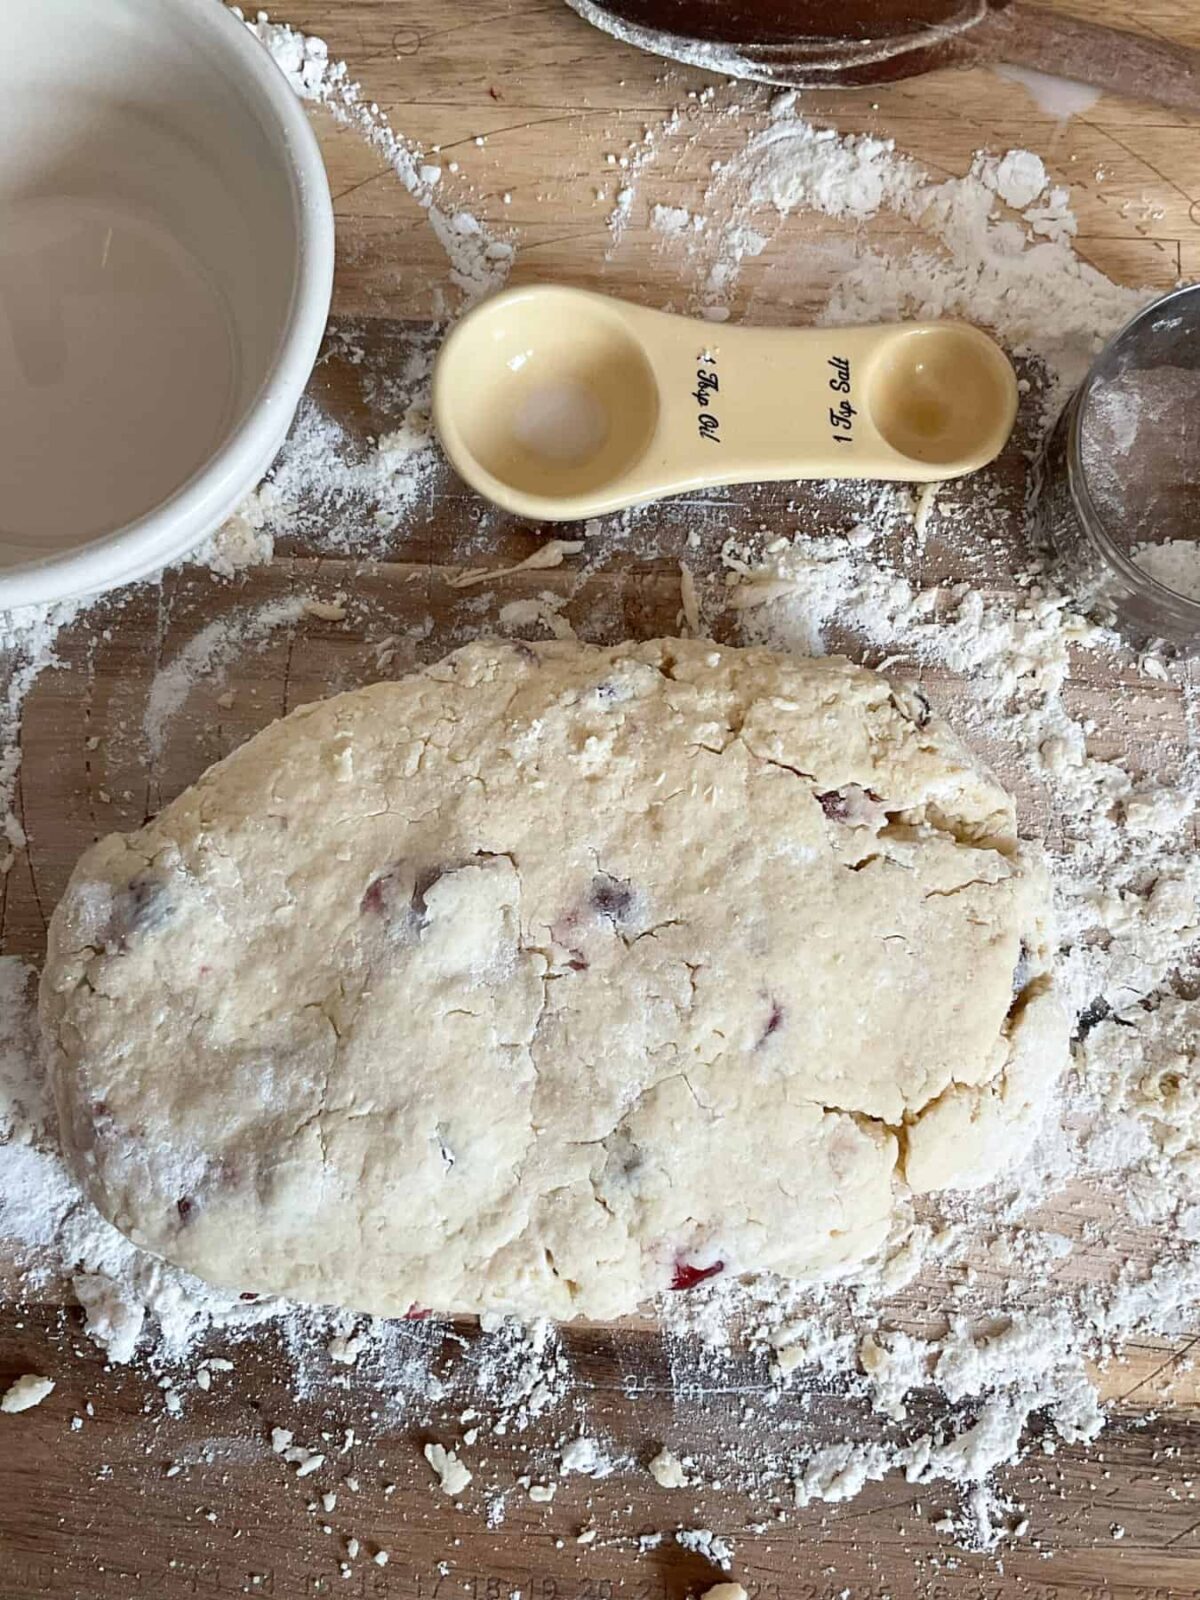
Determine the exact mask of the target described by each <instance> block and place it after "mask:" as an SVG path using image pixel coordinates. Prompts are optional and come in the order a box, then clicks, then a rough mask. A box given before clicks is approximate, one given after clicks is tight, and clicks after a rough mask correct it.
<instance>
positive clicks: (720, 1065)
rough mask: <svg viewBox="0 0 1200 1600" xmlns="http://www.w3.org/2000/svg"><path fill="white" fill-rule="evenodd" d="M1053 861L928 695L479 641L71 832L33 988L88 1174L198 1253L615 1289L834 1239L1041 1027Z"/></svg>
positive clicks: (176, 1249) (1012, 1129) (443, 1293)
mask: <svg viewBox="0 0 1200 1600" xmlns="http://www.w3.org/2000/svg"><path fill="white" fill-rule="evenodd" d="M1048 906H1049V891H1048V886H1047V882H1046V878H1045V876H1044V873H1043V871H1042V869H1041V866H1040V864H1039V861H1038V859H1037V855H1036V852H1031V851H1030V850H1029V849H1028V848H1027V847H1025V846H1023V845H1021V844H1020V843H1019V842H1018V840H1017V837H1016V831H1015V824H1014V818H1013V810H1012V805H1011V802H1010V800H1009V798H1008V797H1007V795H1006V794H1005V793H1004V791H1003V790H1002V789H1001V788H1000V787H999V786H998V785H997V784H996V782H995V780H994V779H992V778H991V776H990V775H989V774H988V773H987V772H986V771H984V770H983V769H982V768H981V767H980V766H979V764H978V763H977V762H976V761H974V760H973V758H972V757H971V756H970V755H969V754H968V753H967V752H966V751H965V750H964V749H963V747H962V746H961V745H960V744H959V743H958V742H957V740H956V739H955V738H954V736H953V735H952V734H951V733H950V732H949V730H948V729H947V728H946V727H945V726H944V725H942V724H941V723H939V722H938V721H937V720H936V719H934V718H932V717H931V715H930V713H929V708H928V704H927V702H925V701H924V699H923V697H922V696H920V695H919V694H917V693H914V692H913V691H911V690H908V689H905V688H902V687H900V686H896V687H893V686H892V685H890V684H889V683H888V682H887V681H886V680H885V679H884V678H882V677H880V676H879V675H877V674H875V673H872V672H869V671H866V670H865V669H862V668H858V667H855V666H853V665H851V664H850V663H849V662H846V661H842V660H837V659H821V660H804V659H791V658H786V657H781V656H777V655H774V654H772V653H770V652H767V651H761V650H735V649H724V648H717V647H715V646H712V645H710V644H707V643H705V642H701V641H679V640H663V641H655V642H651V643H647V644H626V645H620V646H617V647H615V648H612V649H595V648H590V647H587V646H584V645H580V644H577V643H574V642H554V643H550V644H543V645H538V646H530V645H526V644H519V645H514V644H512V643H509V642H501V641H490V642H481V643H478V644H474V645H471V646H468V647H467V648H466V649H465V650H461V651H458V652H457V653H456V654H455V655H453V656H450V657H448V658H447V659H446V660H444V661H441V662H439V663H437V664H436V665H435V666H432V667H430V668H428V669H426V670H425V671H423V672H421V673H418V674H415V675H413V676H411V677H408V678H404V679H402V680H400V681H398V682H395V683H381V684H376V685H374V686H372V687H370V688H367V689H361V690H358V691H355V692H353V693H351V694H346V695H341V696H339V697H337V698H335V699H332V700H329V701H325V702H321V703H319V704H316V705H311V706H306V707H304V708H302V709H301V710H299V711H297V712H294V713H293V714H292V715H291V716H289V717H287V718H286V719H284V720H283V721H281V722H279V723H276V724H274V725H273V726H272V727H270V728H267V729H265V730H264V731H263V732H262V733H261V734H259V735H258V736H257V737H256V738H255V739H253V740H251V741H250V743H249V744H247V745H245V746H244V747H243V748H242V749H240V750H238V751H236V752H235V753H234V754H233V755H232V756H230V757H228V758H227V759H226V760H225V761H223V762H222V763H220V764H219V765H218V766H216V767H214V768H212V769H211V770H210V771H209V772H207V773H206V774H205V775H204V776H203V777H202V778H201V779H200V781H199V782H198V783H197V784H196V785H194V786H193V787H192V788H191V789H189V790H187V791H186V792H185V793H184V794H182V795H181V796H180V797H179V798H178V799H177V800H176V801H174V802H173V804H171V805H169V806H168V807H167V808H166V809H165V810H164V811H163V812H162V814H161V815H160V816H159V817H158V818H156V819H155V820H154V821H153V822H151V823H149V824H148V825H147V826H146V827H145V828H143V829H141V830H140V831H139V832H138V833H136V834H133V835H130V836H128V837H126V836H123V835H112V836H110V837H109V838H106V839H103V840H101V841H100V842H99V843H98V844H97V845H95V846H94V847H93V848H92V849H91V850H90V851H89V852H88V854H87V855H86V856H85V857H84V858H83V860H82V861H81V862H80V864H79V866H78V867H77V869H76V872H75V874H74V876H73V878H72V880H71V884H70V886H69V888H68V890H67V893H66V895H65V897H64V899H63V902H62V904H61V905H60V906H59V908H58V910H57V911H56V912H55V915H54V918H53V921H52V924H51V930H50V940H49V952H48V959H47V966H46V972H45V975H44V978H43V984H42V996H41V1014H42V1022H43V1028H44V1033H45V1037H46V1040H47V1043H48V1048H49V1059H50V1064H51V1073H52V1079H53V1083H54V1088H55V1093H56V1097H57V1101H58V1106H59V1112H60V1117H61V1123H62V1128H63V1137H64V1142H65V1145H66V1148H67V1151H68V1154H69V1157H70V1160H71V1162H72V1164H73V1166H74V1168H75V1170H76V1172H77V1173H78V1175H79V1177H80V1179H81V1181H82V1182H83V1183H84V1185H85V1187H86V1189H87V1191H88V1193H89V1194H90V1196H91V1197H92V1199H93V1200H94V1201H95V1203H96V1205H97V1206H98V1207H99V1209H100V1210H101V1211H102V1212H103V1213H104V1215H105V1216H107V1217H108V1218H109V1219H110V1220H111V1221H112V1222H114V1223H115V1224H116V1226H117V1227H118V1228H120V1229H122V1230H123V1231H124V1232H125V1233H127V1234H128V1235H129V1236H130V1237H131V1238H132V1239H134V1240H135V1241H136V1242H137V1243H138V1244H140V1245H143V1246H144V1247H145V1248H147V1249H149V1250H152V1251H154V1252H157V1253H158V1254H160V1255H162V1256H164V1257H166V1258H167V1259H169V1260H171V1261H174V1262H177V1263H178V1264H179V1265H181V1266H184V1267H186V1268H188V1269H190V1270H192V1271H193V1272H196V1273H198V1274H199V1275H200V1276H201V1277H204V1278H207V1279H209V1280H210V1281H212V1282H215V1283H218V1284H221V1285H224V1286H227V1287H230V1288H233V1289H237V1290H240V1291H243V1292H254V1293H278V1294H284V1295H288V1296H291V1297H292V1298H295V1299H300V1300H310V1301H321V1302H335V1303H340V1304H345V1305H349V1306H352V1307H355V1308H357V1309H361V1310H364V1311H374V1312H381V1313H388V1314H398V1315H403V1314H405V1313H407V1312H411V1311H414V1310H424V1309H426V1308H432V1309H434V1310H437V1311H441V1312H475V1311H482V1310H504V1311H512V1312H517V1313H521V1314H535V1313H537V1314H542V1313H545V1314H550V1315H553V1316H557V1317H564V1318H565V1317H571V1316H576V1315H589V1316H594V1317H609V1316H616V1315H620V1314H623V1313H626V1312H628V1311H631V1310H632V1309H634V1307H636V1306H637V1305H638V1304H640V1303H641V1302H643V1301H644V1300H645V1299H647V1298H648V1297H649V1296H651V1295H653V1294H655V1293H656V1292H658V1291H660V1290H664V1289H670V1288H687V1287H690V1286H691V1284H693V1283H695V1282H699V1281H702V1280H703V1279H704V1278H706V1277H710V1276H712V1275H714V1274H715V1273H717V1272H719V1271H723V1272H730V1273H746V1272H756V1271H768V1270H769V1271H774V1272H778V1273H780V1274H783V1275H786V1276H792V1277H808V1276H814V1275H821V1274H827V1273H831V1272H838V1271H843V1270H845V1269H847V1268H848V1267H850V1266H852V1265H854V1264H855V1263H857V1262H859V1261H861V1260H862V1259H863V1258H865V1257H866V1256H867V1255H869V1254H870V1253H871V1251H873V1250H874V1249H876V1248H877V1247H878V1245H879V1244H880V1243H881V1242H882V1240H883V1238H884V1235H885V1233H886V1231H887V1227H888V1223H889V1219H890V1216H891V1211H892V1206H893V1203H894V1199H895V1196H896V1193H897V1191H898V1189H899V1188H900V1187H901V1186H902V1185H903V1184H905V1183H907V1184H908V1185H910V1186H911V1187H912V1188H914V1189H918V1190H927V1189H934V1188H942V1187H947V1186H951V1185H970V1184H977V1183H982V1182H986V1181H987V1180H988V1179H989V1178H990V1177H992V1176H993V1175H994V1174H995V1173H996V1172H997V1171H998V1170H999V1169H1000V1167H1001V1166H1003V1165H1004V1164H1005V1162H1006V1161H1007V1160H1008V1159H1009V1158H1010V1157H1011V1155H1012V1153H1013V1152H1014V1150H1015V1149H1016V1148H1017V1147H1018V1146H1019V1145H1020V1144H1022V1143H1023V1142H1024V1141H1025V1140H1027V1139H1028V1137H1029V1136H1030V1134H1031V1132H1032V1130H1033V1129H1034V1127H1035V1126H1036V1123H1037V1121H1038V1119H1039V1118H1040V1116H1041V1114H1042V1111H1043V1108H1044V1104H1045V1101H1046V1098H1047V1095H1048V1093H1049V1091H1050V1088H1051V1086H1052V1084H1053V1082H1054V1080H1055V1078H1056V1076H1057V1073H1058V1070H1059V1068H1060V1066H1061V1064H1062V1061H1063V1060H1064V1058H1065V1053H1066V1026H1065V1020H1064V1016H1063V1012H1062V1010H1061V1008H1060V1006H1059V1004H1058V1001H1057V998H1056V996H1055V993H1054V986H1053V978H1052V960H1053V942H1052V935H1051V931H1050V928H1049V922H1048Z"/></svg>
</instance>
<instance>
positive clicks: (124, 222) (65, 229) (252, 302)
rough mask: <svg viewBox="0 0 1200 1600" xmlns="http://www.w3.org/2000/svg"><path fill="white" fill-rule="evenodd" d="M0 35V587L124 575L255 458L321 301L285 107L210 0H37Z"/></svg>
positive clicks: (296, 130)
mask: <svg viewBox="0 0 1200 1600" xmlns="http://www.w3.org/2000/svg"><path fill="white" fill-rule="evenodd" d="M9 10H10V12H11V15H6V18H5V25H6V29H7V32H6V38H5V49H4V51H3V52H0V596H2V597H3V602H4V603H8V604H21V603H26V602H28V601H29V600H33V599H42V598H59V597H60V596H61V595H63V594H68V593H83V592H88V591H89V590H94V589H99V588H104V587H107V586H108V585H109V584H111V583H115V582H122V581H128V579H129V578H131V577H134V576H139V575H141V574H142V573H144V572H148V571H153V570H155V568H156V567H159V566H161V565H163V563H164V562H166V561H170V560H173V559H175V558H176V557H177V556H179V555H181V554H183V553H184V552H185V551H186V550H188V549H189V548H191V547H192V546H193V545H195V544H196V543H197V542H198V541H199V540H200V539H203V538H204V537H205V536H206V535H207V534H209V533H211V532H212V531H213V529H214V528H215V527H217V526H218V525H219V524H220V522H221V521H222V520H223V519H224V518H225V517H226V516H228V515H229V513H230V511H232V510H233V508H234V507H235V505H236V504H237V502H238V501H239V500H240V499H241V498H242V496H243V495H245V494H246V493H247V492H248V490H249V489H251V488H252V487H253V485H254V483H255V482H256V481H257V480H258V479H259V478H260V477H261V476H262V473H263V472H264V471H265V469H266V467H267V466H268V465H269V463H270V460H271V458H272V456H273V455H274V453H275V452H276V451H277V450H278V448H279V445H280V444H281V443H282V440H283V436H284V433H285V432H286V429H287V425H288V422H289V421H290V418H291V414H292V411H293V409H294V407H295V405H296V402H297V400H298V399H299V395H300V391H301V389H302V387H303V383H304V381H305V379H306V378H307V375H308V372H309V371H310V370H311V365H312V360H313V358H314V357H315V354H316V349H317V344H318V341H319V339H320V333H321V327H322V325H323V321H324V316H325V313H326V311H327V309H328V304H329V298H328V296H329V286H330V282H331V278H332V217H331V212H330V208H329V205H328V191H327V188H326V187H325V185H324V175H323V173H322V172H321V170H320V160H319V155H318V153H317V150H316V146H315V143H314V142H313V141H312V136H311V133H310V132H309V129H308V127H307V125H306V123H305V118H304V113H303V111H302V109H301V108H300V106H299V105H298V103H297V102H296V100H295V97H294V95H293V94H292V92H291V90H290V89H289V88H288V86H287V84H286V82H285V81H284V79H283V78H282V76H281V75H280V74H279V72H278V70H277V68H276V67H275V66H274V65H273V64H272V63H271V62H270V60H269V58H268V57H267V55H266V53H265V52H264V51H263V50H262V48H261V46H260V45H259V44H258V43H257V42H256V41H255V40H253V39H252V38H251V37H250V35H249V33H248V31H247V30H246V29H245V27H244V26H243V24H242V23H241V22H240V21H239V20H238V19H237V18H236V17H235V16H234V15H233V14H232V13H231V12H229V11H227V10H226V9H225V8H224V7H223V6H222V5H220V4H218V3H217V0H170V3H169V4H164V3H163V0H37V4H35V5H28V6H15V7H11V8H9Z"/></svg>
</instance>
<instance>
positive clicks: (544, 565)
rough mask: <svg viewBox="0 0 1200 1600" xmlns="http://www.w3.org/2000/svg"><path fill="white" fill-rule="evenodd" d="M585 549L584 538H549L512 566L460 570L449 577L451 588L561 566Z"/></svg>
mask: <svg viewBox="0 0 1200 1600" xmlns="http://www.w3.org/2000/svg"><path fill="white" fill-rule="evenodd" d="M582 549H583V540H582V539H547V540H546V542H545V544H542V545H539V546H538V548H537V549H536V550H535V551H534V552H533V554H532V555H529V556H526V557H525V559H524V561H518V562H517V563H516V565H515V566H512V567H492V568H488V569H487V570H479V571H474V570H472V571H467V572H460V573H459V574H458V575H457V577H454V578H447V580H446V582H447V583H448V584H449V586H450V588H451V589H468V588H470V587H471V586H472V585H473V584H477V583H490V582H491V581H492V580H493V579H494V578H506V577H510V576H511V575H512V574H513V573H514V572H543V571H545V570H547V569H548V568H550V567H561V566H562V564H563V561H564V560H565V559H566V558H567V556H577V555H578V554H579V552H580V551H581V550H582Z"/></svg>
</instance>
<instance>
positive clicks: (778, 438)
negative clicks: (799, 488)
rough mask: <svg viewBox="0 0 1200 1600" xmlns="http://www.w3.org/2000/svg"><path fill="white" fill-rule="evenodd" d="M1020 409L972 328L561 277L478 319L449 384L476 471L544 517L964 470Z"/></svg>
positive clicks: (1011, 378)
mask: <svg viewBox="0 0 1200 1600" xmlns="http://www.w3.org/2000/svg"><path fill="white" fill-rule="evenodd" d="M1016 409H1017V382H1016V376H1015V374H1014V372H1013V369H1012V366H1011V364H1010V363H1009V361H1008V358H1007V357H1006V356H1005V355H1004V352H1003V351H1002V350H1001V349H1000V348H999V346H998V345H996V344H995V343H994V342H993V341H992V340H991V339H989V338H988V337H987V335H986V334H984V333H981V332H980V331H979V330H978V329H977V328H972V327H969V326H967V325H966V324H962V323H951V322H932V323H895V324H890V325H887V326H881V327H867V328H734V327H718V326H717V325H715V324H712V323H709V322H703V321H696V320H693V319H691V318H688V317H679V316H674V315H671V314H669V313H667V312H663V311H652V310H649V309H647V308H646V307H644V306H635V305H630V304H629V303H628V302H626V301H623V300H615V299H612V298H610V297H608V296H606V295H599V294H593V293H591V292H589V291H586V290H582V289H570V288H566V287H564V286H562V285H556V284H533V285H529V286H527V287H524V288H519V289H509V290H506V291H505V292H504V293H502V294H499V295H496V296H495V297H494V298H492V299H491V300H488V301H485V302H484V304H483V305H481V306H478V307H476V308H475V310H473V311H471V312H469V313H468V315H467V316H465V317H464V318H463V320H462V321H461V322H460V323H459V324H458V325H457V327H456V328H454V330H453V331H452V332H451V333H450V335H449V336H448V338H447V339H446V341H445V343H444V344H443V346H442V349H441V351H440V352H439V355H438V360H437V365H436V367H435V370H434V380H433V415H434V422H435V424H436V427H437V430H438V434H439V436H440V438H441V441H442V445H443V447H444V448H445V451H446V454H447V455H448V457H449V458H450V461H451V463H452V464H453V466H454V467H455V468H456V470H457V471H458V473H459V474H460V476H461V477H463V478H464V479H465V480H466V481H467V483H469V484H470V485H471V486H472V488H474V489H477V490H478V491H479V493H480V494H482V495H484V496H486V497H487V498H488V499H489V500H492V501H494V502H495V503H496V504H498V505H501V506H503V507H505V509H507V510H509V511H513V512H515V513H516V514H517V515H519V516H526V517H531V518H535V519H538V520H546V521H572V520H576V519H578V518H581V517H589V516H596V515H599V514H601V513H603V512H607V511H615V510H619V509H621V508H622V507H624V506H629V505H636V504H639V503H640V502H643V501H647V500H654V499H658V498H660V497H662V496H663V495H669V494H679V493H683V492H684V491H686V490H689V489H700V488H706V487H709V486H712V485H715V484H728V483H748V482H754V481H759V480H772V479H799V478H884V479H893V480H899V481H908V482H915V483H923V482H929V481H932V480H935V479H939V478H947V477H954V476H958V475H960V474H962V473H965V472H971V471H974V470H975V469H976V468H978V467H982V466H984V465H986V464H987V462H989V461H991V460H992V459H993V457H995V456H996V455H998V454H999V452H1000V450H1001V449H1002V448H1003V446H1004V442H1005V440H1006V439H1007V438H1008V435H1009V433H1010V432H1011V430H1012V425H1013V420H1014V418H1015V416H1016Z"/></svg>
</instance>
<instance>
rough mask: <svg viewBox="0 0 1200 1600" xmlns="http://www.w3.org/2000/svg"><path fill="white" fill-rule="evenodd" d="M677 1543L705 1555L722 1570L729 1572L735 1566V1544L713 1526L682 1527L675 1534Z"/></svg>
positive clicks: (685, 1548)
mask: <svg viewBox="0 0 1200 1600" xmlns="http://www.w3.org/2000/svg"><path fill="white" fill-rule="evenodd" d="M675 1543H676V1544H677V1545H679V1546H680V1547H681V1548H682V1549H684V1550H690V1551H691V1552H692V1554H693V1555H697V1556H703V1557H704V1559H705V1560H706V1561H711V1562H712V1564H713V1566H714V1567H720V1569H721V1571H722V1572H728V1571H729V1570H730V1568H731V1567H732V1566H733V1546H732V1545H731V1544H730V1543H729V1541H728V1539H722V1538H721V1537H720V1536H719V1535H718V1534H715V1533H714V1532H713V1531H712V1529H711V1528H680V1529H679V1531H678V1533H676V1535H675ZM722 1587H724V1586H723V1585H722ZM738 1587H740V1586H738Z"/></svg>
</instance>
